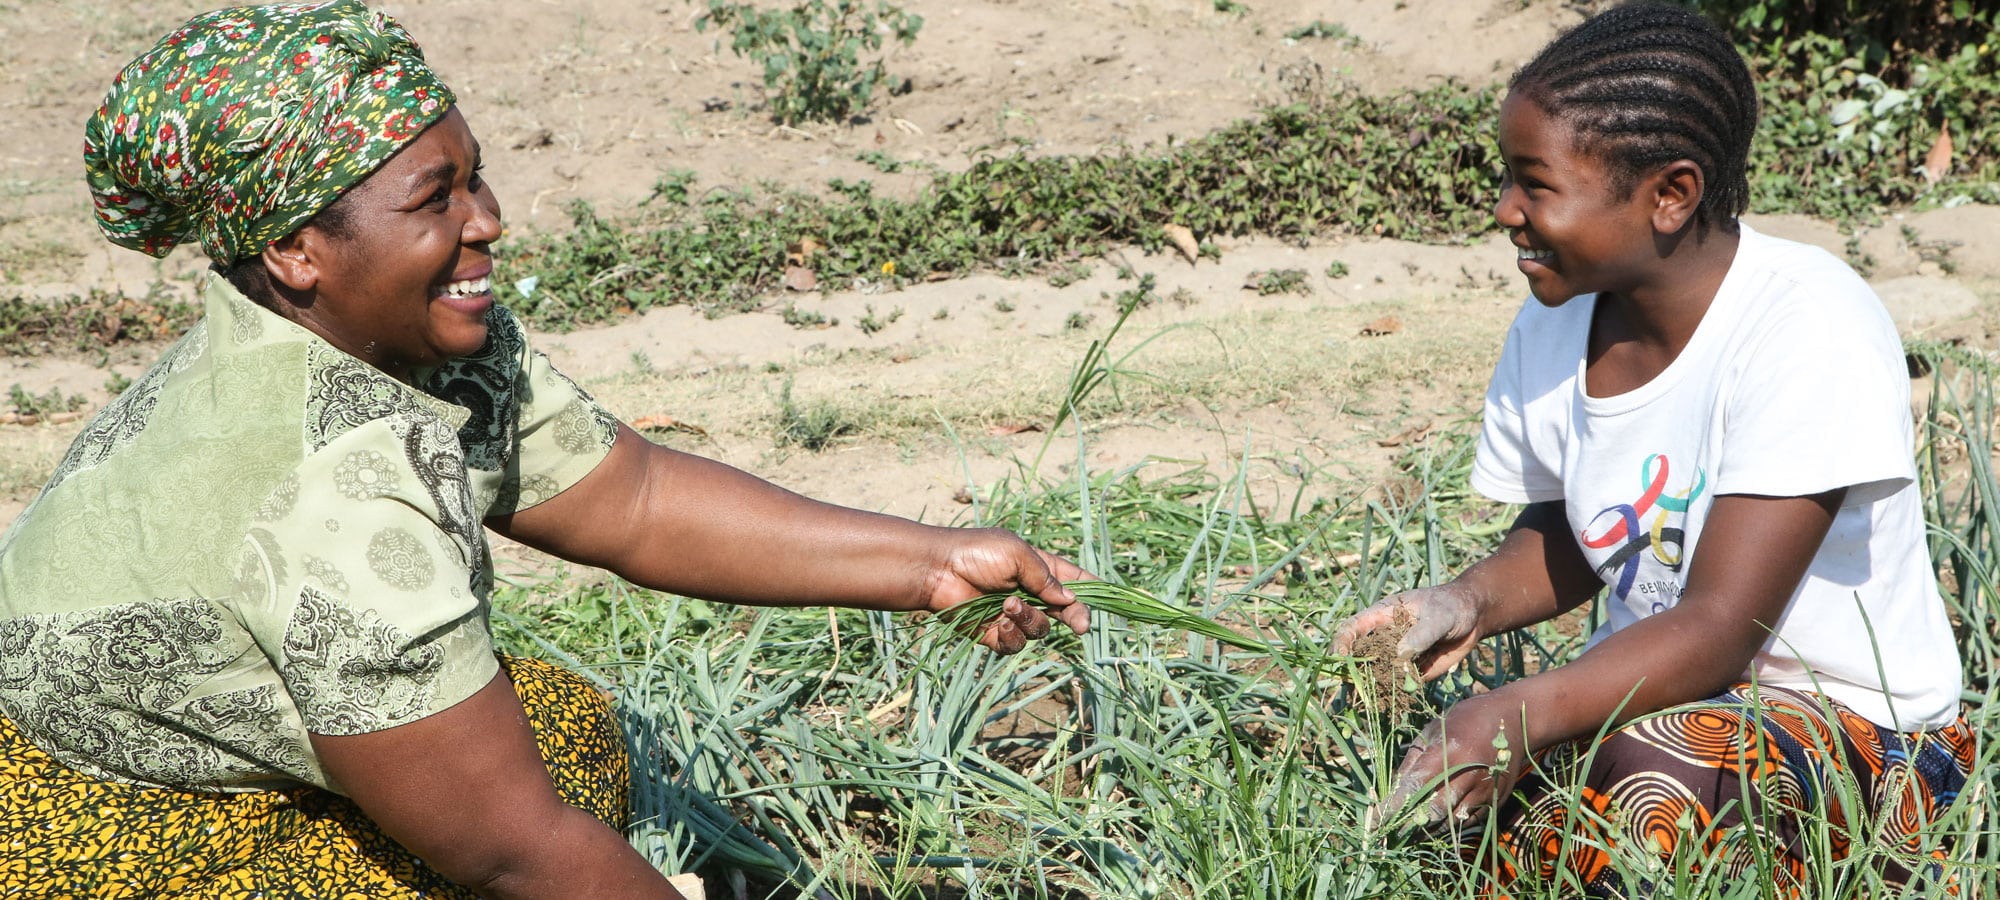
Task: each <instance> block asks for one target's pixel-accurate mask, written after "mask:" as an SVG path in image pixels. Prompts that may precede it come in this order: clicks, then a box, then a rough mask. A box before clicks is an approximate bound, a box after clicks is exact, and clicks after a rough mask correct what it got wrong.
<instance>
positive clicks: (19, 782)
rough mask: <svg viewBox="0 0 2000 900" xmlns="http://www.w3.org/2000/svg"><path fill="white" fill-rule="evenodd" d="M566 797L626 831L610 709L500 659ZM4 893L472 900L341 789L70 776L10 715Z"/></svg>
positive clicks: (551, 675)
mask: <svg viewBox="0 0 2000 900" xmlns="http://www.w3.org/2000/svg"><path fill="white" fill-rule="evenodd" d="M501 664H502V666H503V667H504V668H505V669H506V670H507V674H508V676H509V677H510V678H511V679H512V680H513V682H514V691H515V693H517V694H519V695H520V697H521V703H522V706H523V707H525V708H526V710H527V713H528V721H529V723H530V724H531V725H533V727H534V730H535V741H536V743H537V744H538V745H539V746H540V748H541V751H542V759H543V760H544V761H545V762H547V763H548V767H549V774H550V775H552V776H554V778H555V782H556V786H557V788H558V789H560V790H561V791H562V793H563V796H564V798H565V799H567V800H568V801H569V802H570V803H572V804H574V805H576V806H577V807H579V808H581V809H583V810H585V811H587V812H589V813H591V814H592V815H594V816H596V817H598V818H599V819H602V820H603V821H605V822H606V823H608V824H610V825H611V826H612V827H614V828H619V829H622V828H623V827H624V825H625V819H626V812H627V809H628V808H629V807H628V796H627V795H628V793H629V791H630V787H631V773H630V771H629V768H628V763H627V759H626V752H625V742H624V738H623V737H622V736H621V734H620V732H619V729H618V725H617V721H616V719H615V718H614V716H613V714H612V709H611V704H610V701H609V700H608V699H606V698H605V696H604V695H603V694H602V693H601V692H599V691H598V690H597V689H596V688H595V687H593V686H591V684H590V683H589V682H587V681H585V680H584V679H583V678H581V677H580V676H578V675H576V674H575V673H572V672H569V671H566V670H564V669H562V668H560V667H557V666H553V665H550V664H548V663H545V662H541V661H539V660H531V659H515V658H511V657H502V658H501ZM0 896H7V897H90V898H138V897H157V896H175V897H188V898H204V900H211V898H212V900H223V898H239V897H264V898H271V900H288V898H300V900H304V898H327V897H338V898H364V897H365V898H371V900H374V898H388V900H398V898H416V897H433V898H436V897H444V898H466V900H471V898H473V897H474V894H473V893H472V892H471V891H469V890H466V889H465V888H462V887H459V886H457V885H454V884H452V883H450V882H448V881H446V880H445V879H444V878H443V877H442V876H440V875H438V874H437V873H436V872H435V871H433V870H432V869H430V868H429V867H428V866H426V865H424V863H423V861H421V860H419V859H417V858H416V857H415V856H412V855H411V854H410V853H409V851H407V850H404V849H403V848H402V846H401V845H399V844H397V843H396V842H395V841H393V840H391V839H390V838H389V837H388V836H387V835H385V834H383V833H382V832H381V830H380V829H378V828H376V826H375V823H374V822H373V821H371V820H370V819H369V818H368V816H367V815H366V814H364V813H362V812H361V810H360V809H359V808H358V807H356V806H355V805H354V804H353V803H350V802H348V800H347V799H346V798H344V797H341V796H339V795H337V794H333V793H330V792H328V791H324V790H320V789H318V788H313V787H300V788H295V789H290V790H282V791H258V792H251V793H237V794H216V793H203V792H196V791H177V790H168V789H162V788H151V787H142V786H139V785H132V784H124V783H119V782H110V781H104V780H102V779H98V778H92V777H90V776H86V775H82V774H80V773H77V772H75V771H74V770H71V769H69V768H67V767H65V766H63V765H61V764H60V763H57V762H56V761H55V760H53V759H51V758H50V757H49V755H48V754H46V753H43V752H42V751H41V750H40V749H38V748H36V747H35V745H33V744H32V743H29V742H28V741H27V740H26V739H25V738H24V737H22V736H21V733H20V732H19V731H18V730H16V729H15V728H14V726H13V724H12V723H10V722H8V721H7V720H6V718H5V717H0Z"/></svg>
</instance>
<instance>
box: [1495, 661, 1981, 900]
mask: <svg viewBox="0 0 2000 900" xmlns="http://www.w3.org/2000/svg"><path fill="white" fill-rule="evenodd" d="M1973 759H1974V746H1973V731H1972V729H1971V728H1970V727H1969V726H1968V725H1967V724H1966V722H1965V720H1964V718H1962V717H1961V718H1960V719H1959V720H1958V721H1957V722H1955V723H1953V724H1952V725H1951V726H1949V727H1946V728H1941V729H1938V730H1936V731H1929V732H1923V733H1915V734H1904V733H1899V732H1896V731H1892V730H1890V729H1886V728H1882V727H1881V726H1878V725H1876V724H1875V723H1874V722H1871V721H1869V720H1867V719H1864V718H1862V717H1861V716H1860V715H1858V714H1856V713H1855V712H1854V711H1853V710H1851V709H1848V708H1847V707H1846V706H1845V705H1843V704H1841V703H1839V702H1838V701H1835V700H1832V699H1830V698H1827V697H1824V696H1821V695H1817V694H1809V693H1805V692H1801V691H1791V690H1785V689H1782V688H1773V687H1761V686H1760V687H1757V688H1756V689H1755V690H1754V691H1753V689H1752V687H1751V685H1748V684H1739V685H1737V686H1735V687H1734V688H1732V689H1730V690H1729V691H1726V692H1724V693H1722V694H1720V695H1717V696H1715V697H1711V698H1709V699H1708V700H1704V701H1701V702H1698V703H1689V704H1684V705H1681V706H1677V707H1673V708H1671V709H1668V710H1665V711H1663V712H1661V713H1659V714H1656V715H1653V716H1647V717H1644V718H1642V719H1639V720H1637V721H1634V722H1632V723H1630V724H1627V725H1625V726H1624V727H1622V728H1619V729H1618V730H1616V731H1613V732H1611V733H1610V734H1608V735H1606V736H1605V737H1603V738H1602V739H1600V740H1599V741H1597V742H1596V744H1595V746H1594V747H1593V746H1591V744H1590V742H1588V741H1572V742H1570V743H1567V744H1562V745H1558V746H1557V747H1554V748H1551V749H1550V750H1549V751H1548V752H1546V753H1544V754H1543V755H1542V756H1541V757H1540V758H1539V759H1538V760H1537V763H1536V766H1535V769H1534V770H1533V771H1532V772H1531V773H1530V774H1529V775H1528V777H1527V778H1524V779H1523V780H1522V782H1521V783H1520V785H1518V786H1517V787H1516V789H1515V799H1514V800H1513V802H1511V803H1509V804H1508V805H1507V807H1506V808H1504V809H1503V810H1501V812H1500V814H1499V819H1498V821H1499V823H1500V824H1501V830H1500V831H1499V833H1498V837H1497V840H1496V841H1495V842H1494V843H1493V845H1492V849H1491V852H1490V855H1489V860H1488V862H1487V863H1486V865H1487V866H1488V868H1489V870H1490V872H1491V874H1492V876H1493V878H1494V881H1495V883H1496V885H1497V886H1498V887H1500V888H1501V889H1502V890H1505V889H1507V888H1508V887H1509V886H1517V885H1524V884H1526V883H1530V882H1541V883H1549V882H1551V881H1554V880H1557V879H1560V880H1561V881H1562V882H1564V883H1567V884H1569V885H1571V886H1573V887H1581V888H1582V889H1583V891H1584V892H1585V893H1586V894H1587V895H1590V896H1626V895H1628V894H1629V893H1631V892H1632V891H1634V890H1637V891H1638V892H1639V893H1640V894H1646V893H1648V892H1649V891H1650V887H1651V886H1650V885H1646V884H1629V883H1627V882H1629V881H1631V880H1633V878H1632V875H1631V873H1632V872H1633V870H1634V869H1635V868H1638V869H1650V870H1651V871H1653V872H1656V873H1661V875H1660V877H1663V878H1665V879H1667V880H1671V879H1672V877H1673V876H1672V874H1671V873H1673V872H1675V871H1676V870H1677V868H1678V867H1679V866H1681V865H1692V866H1697V867H1711V866H1722V867H1724V870H1723V871H1722V872H1720V873H1713V872H1711V873H1709V874H1711V875H1714V874H1721V875H1726V876H1728V877H1729V878H1731V879H1758V880H1763V881H1764V882H1766V886H1767V887H1768V888H1769V889H1770V892H1771V893H1774V894H1777V895H1784V896H1796V895H1798V894H1799V893H1801V892H1802V891H1804V890H1807V889H1808V888H1809V887H1810V884H1809V882H1810V881H1811V877H1810V874H1809V867H1808V864H1807V862H1808V860H1809V859H1812V858H1814V855H1815V854H1819V855H1828V856H1831V859H1832V860H1840V859H1846V858H1847V857H1848V856H1849V854H1850V853H1851V852H1852V851H1853V850H1854V849H1855V845H1856V844H1858V843H1859V844H1867V845H1870V847H1871V849H1872V850H1874V851H1876V856H1877V857H1878V858H1879V859H1881V860H1882V864H1883V869H1884V871H1883V873H1882V874H1883V878H1884V880H1886V881H1888V882H1889V883H1892V884H1904V883H1908V882H1910V881H1911V880H1912V879H1913V878H1916V877H1922V878H1925V879H1940V878H1941V875H1942V873H1941V868H1942V867H1941V865H1940V863H1941V862H1942V859H1943V855H1942V853H1943V851H1941V850H1939V849H1937V848H1936V846H1935V842H1932V846H1931V848H1930V849H1928V850H1926V849H1925V841H1924V840H1923V839H1922V836H1921V835H1920V834H1919V831H1920V830H1921V829H1922V828H1924V827H1925V826H1926V825H1927V824H1928V823H1930V822H1933V821H1935V820H1936V819H1937V817H1938V816H1940V815H1942V814H1943V812H1944V811H1945V809H1946V807H1948V806H1950V804H1951V803H1952V801H1953V800H1954V799H1956V798H1957V796H1958V792H1959V790H1960V789H1961V788H1962V787H1963V786H1964V784H1965V782H1966V776H1967V773H1968V771H1969V770H1970V769H1971V767H1972V763H1973ZM1855 806H1859V807H1861V808H1860V809H1853V808H1852V807H1855ZM1620 854H1622V855H1624V856H1625V858H1626V859H1627V860H1630V859H1635V858H1640V857H1644V856H1649V855H1650V856H1652V857H1653V858H1655V859H1658V860H1662V861H1664V866H1665V867H1664V868H1661V867H1659V866H1643V865H1642V866H1637V867H1635V866H1632V865H1630V864H1629V863H1628V864H1625V865H1620V864H1616V863H1615V862H1614V858H1615V857H1616V856H1618V855H1620ZM1829 861H1830V860H1829ZM1943 884H1944V886H1945V889H1946V890H1947V891H1950V882H1949V879H1943Z"/></svg>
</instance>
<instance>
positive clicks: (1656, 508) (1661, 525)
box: [1577, 453, 1708, 612]
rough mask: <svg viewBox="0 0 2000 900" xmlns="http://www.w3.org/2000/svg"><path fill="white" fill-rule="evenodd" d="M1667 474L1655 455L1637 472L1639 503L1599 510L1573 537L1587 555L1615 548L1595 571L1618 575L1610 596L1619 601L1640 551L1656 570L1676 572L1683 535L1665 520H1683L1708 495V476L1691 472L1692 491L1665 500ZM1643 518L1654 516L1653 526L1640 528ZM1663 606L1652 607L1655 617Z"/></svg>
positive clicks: (1664, 462)
mask: <svg viewBox="0 0 2000 900" xmlns="http://www.w3.org/2000/svg"><path fill="white" fill-rule="evenodd" d="M1667 470H1668V464H1667V457H1666V454H1664V453H1655V454H1653V455H1651V456H1648V457H1646V461H1645V462H1643V463H1641V464H1640V466H1639V484H1640V486H1641V492H1640V495H1639V499H1637V500H1635V501H1633V502H1631V503H1617V504H1613V505H1611V506H1607V507H1605V508H1603V509H1601V510H1598V512H1597V515H1595V516H1593V517H1591V520H1590V524H1589V525H1588V526H1586V527H1585V528H1584V529H1583V531H1582V532H1580V533H1578V535H1577V539H1578V540H1580V541H1582V542H1583V546H1585V547H1587V548H1590V549H1592V550H1602V549H1605V548H1607V547H1616V548H1617V549H1616V550H1614V551H1612V553H1611V556H1610V557H1609V558H1607V559H1605V561H1604V562H1603V563H1602V564H1600V565H1599V566H1598V567H1597V571H1598V573H1599V574H1600V575H1604V576H1606V577H1607V578H1608V577H1609V576H1610V574H1611V573H1612V572H1613V571H1617V572H1618V584H1617V587H1616V589H1615V591H1614V595H1615V596H1616V597H1617V598H1618V599H1619V600H1621V601H1622V600H1624V599H1625V596H1626V595H1627V594H1628V593H1630V592H1631V590H1632V583H1633V582H1634V581H1635V580H1636V579H1637V578H1638V575H1639V561H1640V553H1641V552H1642V551H1645V550H1649V549H1650V550H1651V551H1652V553H1653V558H1654V559H1657V560H1659V561H1660V565H1662V566H1665V567H1667V569H1668V570H1670V571H1679V570H1680V567H1681V557H1682V549H1683V547H1685V546H1686V543H1685V542H1686V537H1687V535H1686V533H1685V532H1684V530H1683V529H1682V528H1681V527H1680V526H1679V525H1672V526H1669V525H1668V524H1667V522H1668V516H1669V514H1673V513H1678V514H1679V515H1680V517H1681V519H1682V520H1684V519H1685V518H1686V516H1687V511H1688V506H1689V505H1690V504H1692V503H1693V502H1694V501H1695V499H1696V498H1698V497H1700V496H1701V495H1702V492H1704V491H1706V490H1707V489H1708V473H1706V472H1703V471H1702V470H1700V469H1696V470H1695V479H1694V484H1693V485H1692V486H1690V487H1689V488H1688V489H1687V490H1685V491H1682V492H1681V493H1679V494H1668V493H1667V492H1666V489H1667ZM1648 513H1653V514H1654V515H1653V517H1652V522H1651V523H1650V524H1649V525H1645V524H1642V520H1643V519H1644V518H1645V517H1646V516H1647V514H1648ZM1662 606H1664V604H1655V611H1656V612H1657V611H1658V609H1659V608H1660V607H1662Z"/></svg>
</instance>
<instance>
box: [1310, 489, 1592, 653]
mask: <svg viewBox="0 0 2000 900" xmlns="http://www.w3.org/2000/svg"><path fill="white" fill-rule="evenodd" d="M1603 587H1604V583H1603V582H1601V581H1599V580H1598V578H1597V576H1596V574H1595V573H1593V572H1592V571H1591V569H1590V563H1589V562H1587V561H1585V559H1584V557H1583V551H1582V549H1580V548H1579V547H1578V546H1577V544H1576V539H1575V538H1573V537H1571V536H1570V533H1569V522H1568V519H1567V517H1566V514H1565V508H1564V505H1563V502H1562V501H1560V500H1550V501H1546V502H1542V503H1531V504H1529V505H1528V506H1527V507H1525V508H1523V509H1522V510H1521V514H1520V515H1519V516H1517V517H1515V519H1514V525H1513V527H1512V528H1510V529H1508V531H1507V536H1506V537H1505V538H1503V539H1502V540H1501V541H1500V546H1499V547H1498V548H1496V549H1495V550H1494V551H1493V554H1492V555H1491V556H1488V557H1486V558H1485V559H1483V560H1480V561H1479V562H1477V563H1474V564H1473V565H1471V566H1469V567H1467V568H1466V570H1465V571H1464V572H1461V573H1459V576H1458V577H1457V578H1454V579H1452V580H1451V581H1449V582H1447V583H1445V584H1441V585H1436V586H1434V587H1428V588H1419V589H1417V590H1413V591H1405V592H1403V593H1400V594H1396V595H1394V596H1391V597H1388V598H1386V599H1384V600H1383V601H1382V602H1380V603H1377V604H1375V605H1374V606H1371V607H1369V608H1368V609H1365V610H1362V611H1361V612H1360V613H1358V614H1356V615H1355V616H1354V618H1352V619H1349V620H1348V621H1347V622H1345V623H1343V624H1342V625H1341V628H1340V630H1339V631H1338V632H1336V633H1335V635H1334V639H1333V650H1334V652H1335V653H1338V654H1343V655H1344V654H1347V653H1349V652H1350V651H1351V650H1352V649H1353V646H1354V642H1355V641H1356V640H1358V639H1359V638H1360V637H1361V636H1362V635H1365V634H1367V633H1369V632H1371V631H1375V630H1377V629H1379V628H1382V627H1384V626H1387V625H1389V624H1391V623H1393V622H1395V621H1396V620H1398V619H1402V620H1403V621H1404V622H1405V623H1406V624H1407V625H1408V627H1409V630H1408V631H1407V632H1406V633H1405V634H1404V636H1403V638H1402V642H1401V644H1400V646H1399V647H1398V648H1397V655H1398V656H1399V657H1402V658H1408V659H1410V660H1411V661H1412V662H1413V663H1414V664H1415V665H1416V667H1417V671H1418V672H1419V673H1420V674H1421V675H1422V676H1423V678H1424V679H1425V680H1429V679H1432V678H1436V677H1438V676H1440V675H1443V674H1444V673H1445V672H1447V671H1450V670H1451V668H1452V667H1453V666H1455V665H1457V664H1458V663H1459V661H1460V660H1462V659H1464V658H1465V656H1466V654H1468V653H1471V652H1472V648H1473V647H1474V646H1476V645H1477V644H1478V643H1479V641H1480V640H1481V639H1483V638H1486V637H1490V636H1492V635H1496V634H1501V633H1504V632H1507V631H1512V630H1513V629H1516V628H1521V627H1525V626H1528V625H1533V624H1535V623H1536V622H1541V621H1545V620H1547V619H1552V618H1554V617H1556V616H1558V615H1561V614H1562V613H1564V612H1567V611H1569V610H1571V609H1574V608H1576V607H1577V606H1578V605H1580V604H1582V603H1584V602H1585V601H1587V600H1589V599H1590V598H1591V597H1592V596H1594V595H1595V594H1596V593H1597V592H1598V590H1599V589H1601V588H1603Z"/></svg>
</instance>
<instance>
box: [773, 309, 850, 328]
mask: <svg viewBox="0 0 2000 900" xmlns="http://www.w3.org/2000/svg"><path fill="white" fill-rule="evenodd" d="M778 317H779V318H781V319H783V320H784V322H785V324H787V325H790V326H792V327H793V328H831V327H833V326H835V325H839V324H840V320H839V319H830V318H827V315H826V314H825V313H823V312H820V311H819V310H816V309H803V308H801V307H800V306H799V305H798V304H795V303H787V304H785V308H784V309H781V310H779V311H778Z"/></svg>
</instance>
